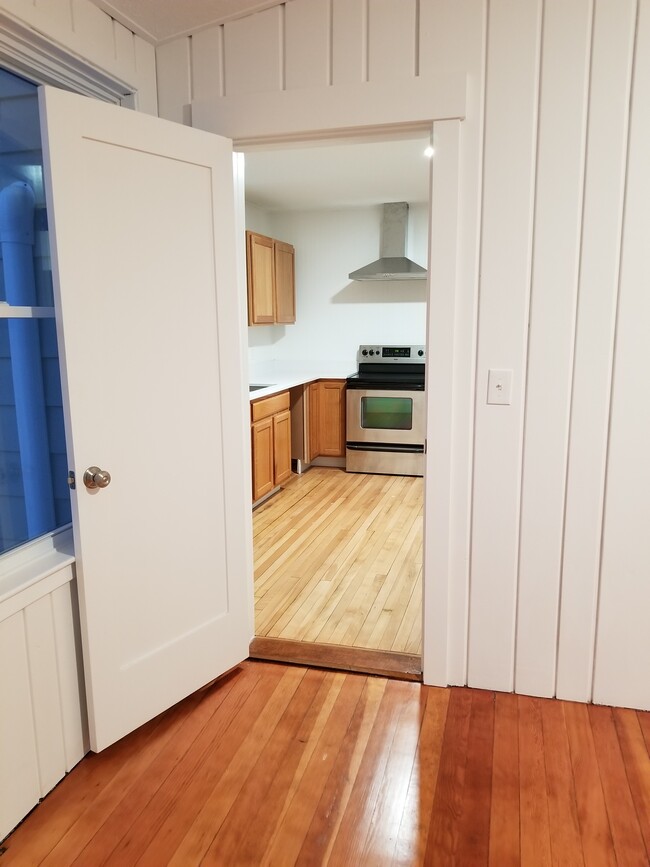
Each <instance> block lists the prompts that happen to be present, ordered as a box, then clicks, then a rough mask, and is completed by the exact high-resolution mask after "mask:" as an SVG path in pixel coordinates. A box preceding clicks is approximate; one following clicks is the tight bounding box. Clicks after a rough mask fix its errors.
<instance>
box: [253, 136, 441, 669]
mask: <svg viewBox="0 0 650 867" xmlns="http://www.w3.org/2000/svg"><path fill="white" fill-rule="evenodd" d="M430 140H431V128H430V127H428V128H424V127H423V128H421V129H419V130H417V131H415V132H414V131H413V130H412V129H411V130H409V132H408V134H406V135H404V136H397V135H395V134H393V136H391V137H383V138H382V140H377V139H374V140H367V141H361V142H359V141H355V142H354V143H350V141H349V140H348V141H336V142H335V141H328V142H327V143H326V144H323V143H310V144H309V145H308V146H305V144H304V142H303V143H301V144H300V145H296V146H291V147H288V146H286V145H285V146H284V147H282V148H280V147H275V148H272V149H270V148H263V147H262V146H260V147H258V148H256V149H255V150H252V151H247V152H246V156H245V159H246V229H247V230H249V231H253V232H255V233H258V234H260V235H263V236H266V237H268V238H272V239H277V240H278V241H281V242H285V243H289V244H291V245H292V246H293V247H294V249H295V274H296V322H295V324H267V325H264V326H259V325H251V326H249V328H248V347H249V350H248V353H249V374H250V382H251V384H253V385H257V386H259V385H260V384H265V385H266V388H265V390H264V391H261V393H260V392H252V393H251V399H252V400H253V401H255V402H258V401H260V400H263V399H264V397H265V396H266V395H267V394H269V390H268V386H269V384H271V383H272V384H273V385H276V386H277V387H278V388H281V387H282V384H283V383H287V384H290V383H291V382H295V385H293V386H292V385H289V387H288V389H287V390H288V392H289V397H290V404H291V410H292V422H291V423H292V427H293V428H294V430H295V428H296V427H298V428H300V422H301V421H303V422H304V423H305V424H306V425H307V426H309V423H310V421H311V422H312V425H313V424H314V417H313V414H312V413H310V409H309V406H308V405H307V406H305V403H306V404H308V403H309V397H310V387H311V388H312V397H313V388H314V386H315V385H317V384H320V386H321V387H322V388H323V387H328V386H329V387H331V388H332V390H333V389H334V388H335V387H338V389H339V391H340V392H341V393H342V394H343V395H344V387H345V378H346V377H347V376H348V375H350V374H352V373H354V372H355V370H356V368H357V351H358V349H359V346H360V344H381V345H391V346H397V345H408V346H412V345H414V344H420V345H424V344H425V343H426V323H427V285H428V284H427V280H416V281H409V280H397V281H389V282H385V281H379V280H371V281H367V282H366V281H364V282H355V281H353V280H351V279H350V278H349V276H348V275H349V273H350V272H352V271H354V270H356V269H357V268H359V267H361V266H363V265H366V264H367V263H368V262H370V261H371V260H373V259H376V258H377V257H378V254H379V243H380V234H381V216H382V207H383V205H384V204H385V203H389V202H406V203H407V204H408V206H409V209H408V255H409V257H410V258H412V259H414V260H415V261H416V262H418V263H419V264H421V265H423V266H424V267H426V265H427V261H428V246H429V210H430V204H429V191H430V159H429V158H428V156H429V155H425V150H426V148H427V147H428V146H429V145H430ZM332 401H334V403H333V402H332ZM335 402H336V399H335V398H331V399H330V403H329V406H328V412H330V413H331V412H332V411H333V409H332V408H333V406H334V405H335ZM320 406H321V407H322V406H323V404H322V403H321V404H320ZM338 406H339V407H344V406H345V402H344V398H343V400H341V401H340V403H339V404H338ZM295 414H297V415H298V418H295V417H294V415H295ZM322 415H323V412H322V409H321V418H320V419H319V422H318V424H320V425H321V426H322V425H323V424H327V421H326V420H325V419H323V418H322ZM330 422H331V424H332V425H333V426H334V427H336V426H337V425H338V424H339V423H340V422H339V419H338V416H337V417H336V420H335V421H332V419H331V417H330ZM342 436H343V440H344V439H345V436H344V433H343V435H342ZM343 446H344V442H343ZM293 457H294V461H293V470H294V472H293V473H292V475H291V478H290V479H289V480H288V481H286V482H283V483H282V484H281V485H280V486H279V487H280V491H279V492H278V493H275V495H274V496H273V497H272V498H271V499H269V500H268V501H266V502H264V503H262V504H261V505H260V506H259V507H258V508H256V509H255V510H254V513H253V538H254V541H253V553H254V573H255V636H256V637H255V640H254V641H253V643H252V645H251V655H254V656H260V657H263V658H267V659H268V658H273V659H282V660H283V661H297V662H303V663H304V662H309V663H312V664H317V665H322V666H326V667H335V668H343V669H353V670H354V669H359V670H363V671H371V672H373V673H382V674H389V675H390V674H393V675H395V676H400V677H407V678H412V679H419V678H420V676H421V654H422V566H423V556H422V535H423V478H422V477H417V476H406V475H404V476H398V475H385V474H383V473H381V472H379V473H356V472H355V473H350V472H346V471H345V449H344V448H343V449H342V451H341V452H340V453H337V451H336V449H334V450H332V449H330V450H329V451H326V453H325V454H322V453H321V454H318V456H317V457H315V458H314V459H313V460H308V461H304V460H301V457H300V456H298V459H296V453H295V449H294V454H293Z"/></svg>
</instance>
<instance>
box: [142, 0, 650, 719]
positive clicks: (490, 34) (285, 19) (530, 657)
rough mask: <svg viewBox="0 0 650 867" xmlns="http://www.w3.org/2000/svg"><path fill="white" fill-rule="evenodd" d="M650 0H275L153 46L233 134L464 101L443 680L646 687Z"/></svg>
mask: <svg viewBox="0 0 650 867" xmlns="http://www.w3.org/2000/svg"><path fill="white" fill-rule="evenodd" d="M416 10H418V14H417V15H416ZM330 13H331V18H330ZM366 16H368V17H366ZM649 18H650V0H571V2H569V3H567V2H566V0H521V2H516V3H515V2H512V0H490V2H489V3H488V2H487V0H483V2H480V0H462V2H458V0H420V2H419V3H416V2H415V0H373V2H371V3H370V4H368V3H365V2H364V0H331V2H330V0H293V2H291V3H287V4H284V5H282V6H280V7H277V8H275V9H272V10H268V11H266V12H263V13H259V14H258V15H253V16H249V17H248V18H243V19H239V20H238V21H236V22H232V23H231V24H227V25H225V26H224V27H223V28H222V29H215V30H214V31H204V32H203V33H202V34H201V39H200V41H199V40H197V41H196V42H195V41H194V40H193V39H189V38H188V39H182V40H178V44H177V45H175V47H174V48H172V47H171V45H168V46H165V49H164V52H160V53H159V55H158V60H159V63H160V64H161V66H163V67H165V68H166V70H167V71H166V76H167V78H170V77H173V79H174V81H175V89H174V92H173V94H169V95H168V96H169V97H171V99H170V100H168V101H166V102H164V103H163V102H161V105H163V104H164V105H165V110H166V111H169V113H170V116H174V117H179V118H180V117H181V116H182V114H183V106H184V101H185V102H189V99H190V96H189V95H190V94H191V93H193V94H194V103H193V106H192V108H193V117H194V122H195V123H197V124H200V125H203V126H204V127H205V128H210V129H214V130H215V131H220V132H224V133H225V134H228V135H231V136H233V137H239V138H242V139H246V138H253V137H255V136H260V137H264V136H270V137H273V136H278V135H281V134H282V133H283V132H284V133H287V134H290V133H298V132H307V131H310V130H311V131H313V132H314V134H316V133H318V132H319V131H320V134H322V131H323V130H329V131H331V130H335V129H338V130H343V129H345V128H350V127H354V126H368V125H378V124H388V125H390V124H396V123H400V122H403V121H408V120H412V121H422V120H426V119H427V118H429V119H435V118H438V119H444V118H450V117H454V116H463V117H464V120H463V122H462V124H461V130H460V138H459V159H460V163H459V184H458V227H457V229H458V231H457V239H458V244H459V247H458V250H457V251H453V250H452V251H450V252H449V253H448V254H447V255H449V256H451V257H454V256H456V258H455V262H456V265H457V269H456V278H455V279H456V286H455V288H456V296H455V307H454V317H455V319H454V340H453V348H452V349H450V351H449V352H448V354H447V362H446V363H445V365H443V367H441V368H440V369H439V370H438V371H436V373H437V374H441V375H444V376H445V377H446V378H447V381H450V382H451V383H452V386H453V406H452V412H451V416H452V419H451V422H450V423H451V425H452V428H453V430H452V436H451V441H452V442H453V447H450V449H451V450H450V453H449V454H450V459H451V460H452V461H453V468H452V473H451V475H452V478H453V480H454V483H453V485H452V486H451V493H450V496H449V503H448V509H447V510H446V512H447V519H446V520H448V522H449V523H448V524H445V525H444V526H442V525H441V526H437V527H433V526H432V525H431V523H429V522H430V521H432V520H434V518H433V517H432V516H433V515H435V516H438V515H440V514H442V512H441V511H440V510H436V509H429V510H428V517H427V522H428V523H427V535H428V536H429V535H435V534H434V530H435V531H438V535H441V534H443V533H449V534H450V551H451V555H450V556H451V560H450V563H449V571H448V576H447V577H448V579H449V581H448V590H449V597H448V598H447V596H444V597H440V596H438V597H437V598H439V599H442V602H443V604H444V606H445V611H446V612H447V613H448V627H449V634H448V641H447V646H446V654H447V657H448V662H447V669H446V670H447V676H448V679H449V680H451V681H452V682H467V683H469V684H470V685H473V686H482V687H492V688H497V689H503V690H511V689H513V688H515V689H517V690H518V691H520V692H527V693H531V694H536V695H558V696H560V697H563V698H574V699H579V700H589V699H591V698H592V697H595V698H596V699H597V700H598V701H600V702H616V703H618V704H626V705H631V706H636V707H645V708H648V707H650V694H649V693H648V677H647V663H648V659H650V630H648V629H647V628H646V625H645V619H644V612H645V613H647V612H648V611H649V610H650V582H649V581H648V580H647V576H648V575H649V574H650V548H649V547H648V546H647V544H646V543H645V535H646V533H645V531H644V527H645V524H644V523H643V522H644V520H645V521H646V523H647V515H649V514H650V484H649V483H648V482H649V479H648V476H647V473H648V465H649V462H648V457H647V443H648V442H649V441H650V416H649V415H648V413H647V412H646V411H645V404H646V403H647V400H646V399H645V392H646V391H647V388H646V387H645V381H644V374H645V372H646V371H647V370H648V369H649V368H650V341H648V340H647V333H648V329H647V327H644V326H647V325H649V324H650V322H649V320H648V315H649V314H648V306H647V294H648V267H649V265H648V262H649V256H650V252H649V250H650V248H649V247H648V244H647V242H644V239H643V238H644V230H643V228H642V227H644V226H645V227H647V225H648V224H650V196H648V176H647V159H644V157H643V156H642V154H644V153H647V150H648V144H649V143H648V119H647V104H648V102H647V81H648V63H649V58H650V26H649V24H648V19H649ZM416 28H417V32H416ZM414 33H416V39H415V40H414V39H413V34H414ZM388 39H390V48H391V50H390V52H388V53H387V52H386V51H385V47H386V44H387V40H388ZM208 46H210V47H209V48H208ZM235 48H236V49H237V52H235V51H234V49H235ZM209 51H211V52H212V53H211V54H209ZM173 52H176V53H177V54H180V55H182V57H183V58H184V61H183V63H182V64H181V63H176V62H175V61H173V58H172V54H173ZM235 53H236V54H237V56H236V57H235V56H234V55H235ZM208 56H210V58H211V61H210V62H209V63H208V62H207V57H208ZM378 57H382V58H383V62H382V63H381V64H379V63H377V58H378ZM188 59H189V61H190V63H185V60H188ZM222 64H223V69H224V70H225V75H224V76H221V75H220V74H216V70H217V69H218V70H221V68H222ZM189 68H192V69H193V70H194V80H193V82H192V87H190V82H189V80H188V75H187V71H186V70H187V69H189ZM459 72H460V73H462V74H463V78H464V77H465V75H466V81H467V90H466V92H464V94H463V95H464V100H465V101H464V102H463V104H462V110H459V109H458V101H457V97H458V89H457V79H456V76H457V74H458V73H459ZM192 88H193V89H192ZM630 95H631V96H632V99H631V100H630ZM380 97H381V99H380ZM165 100H167V96H165ZM630 106H631V109H630ZM455 112H456V113H455ZM435 194H436V190H435V187H434V191H433V195H434V200H435ZM646 232H647V228H646ZM456 252H457V255H456ZM440 255H442V256H445V255H446V253H445V251H444V250H441V251H440ZM440 288H441V287H437V290H439V289H440ZM437 290H436V287H435V286H434V291H437ZM490 368H497V369H502V368H505V369H509V370H512V371H513V395H512V403H511V404H510V405H509V406H488V405H487V404H486V383H487V375H488V370H489V369H490ZM432 410H433V407H432ZM431 417H432V418H433V419H434V423H435V413H433V411H432V413H431ZM447 423H448V422H447V419H441V420H440V421H439V424H441V425H445V424H447ZM441 439H442V438H441ZM427 491H428V494H430V495H431V497H435V489H434V487H433V482H432V481H431V480H430V479H429V480H428V482H427ZM435 520H439V518H438V517H436V518H435ZM435 582H436V576H431V575H427V576H425V585H427V586H431V585H435ZM436 592H437V591H436ZM431 598H435V593H434V595H433V596H432V597H431ZM426 644H427V637H426V635H425V670H426V665H427V659H426ZM594 683H595V691H594Z"/></svg>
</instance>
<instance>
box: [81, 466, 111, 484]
mask: <svg viewBox="0 0 650 867" xmlns="http://www.w3.org/2000/svg"><path fill="white" fill-rule="evenodd" d="M110 483H111V474H110V473H109V472H107V471H106V470H100V469H99V467H88V469H87V470H86V472H85V473H84V485H85V486H86V487H87V488H107V487H108V486H109V485H110Z"/></svg>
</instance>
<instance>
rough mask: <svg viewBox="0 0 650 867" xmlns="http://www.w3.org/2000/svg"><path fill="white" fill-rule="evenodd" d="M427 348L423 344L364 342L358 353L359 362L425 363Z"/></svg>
mask: <svg viewBox="0 0 650 867" xmlns="http://www.w3.org/2000/svg"><path fill="white" fill-rule="evenodd" d="M425 355H426V349H425V347H424V346H422V345H418V344H416V345H414V346H376V345H374V344H372V345H371V344H368V345H365V344H362V345H361V346H360V347H359V352H358V353H357V361H358V362H359V363H364V364H365V363H367V362H370V361H375V362H376V361H379V362H383V363H384V364H386V363H388V364H399V363H405V362H406V363H408V364H424V361H425Z"/></svg>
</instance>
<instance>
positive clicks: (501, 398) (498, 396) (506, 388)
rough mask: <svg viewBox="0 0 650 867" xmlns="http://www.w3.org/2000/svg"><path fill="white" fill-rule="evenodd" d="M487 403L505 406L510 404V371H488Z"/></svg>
mask: <svg viewBox="0 0 650 867" xmlns="http://www.w3.org/2000/svg"><path fill="white" fill-rule="evenodd" d="M487 402H488V403H494V404H501V405H504V404H505V405H506V406H509V405H510V404H511V403H512V371H511V370H488V393H487Z"/></svg>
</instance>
